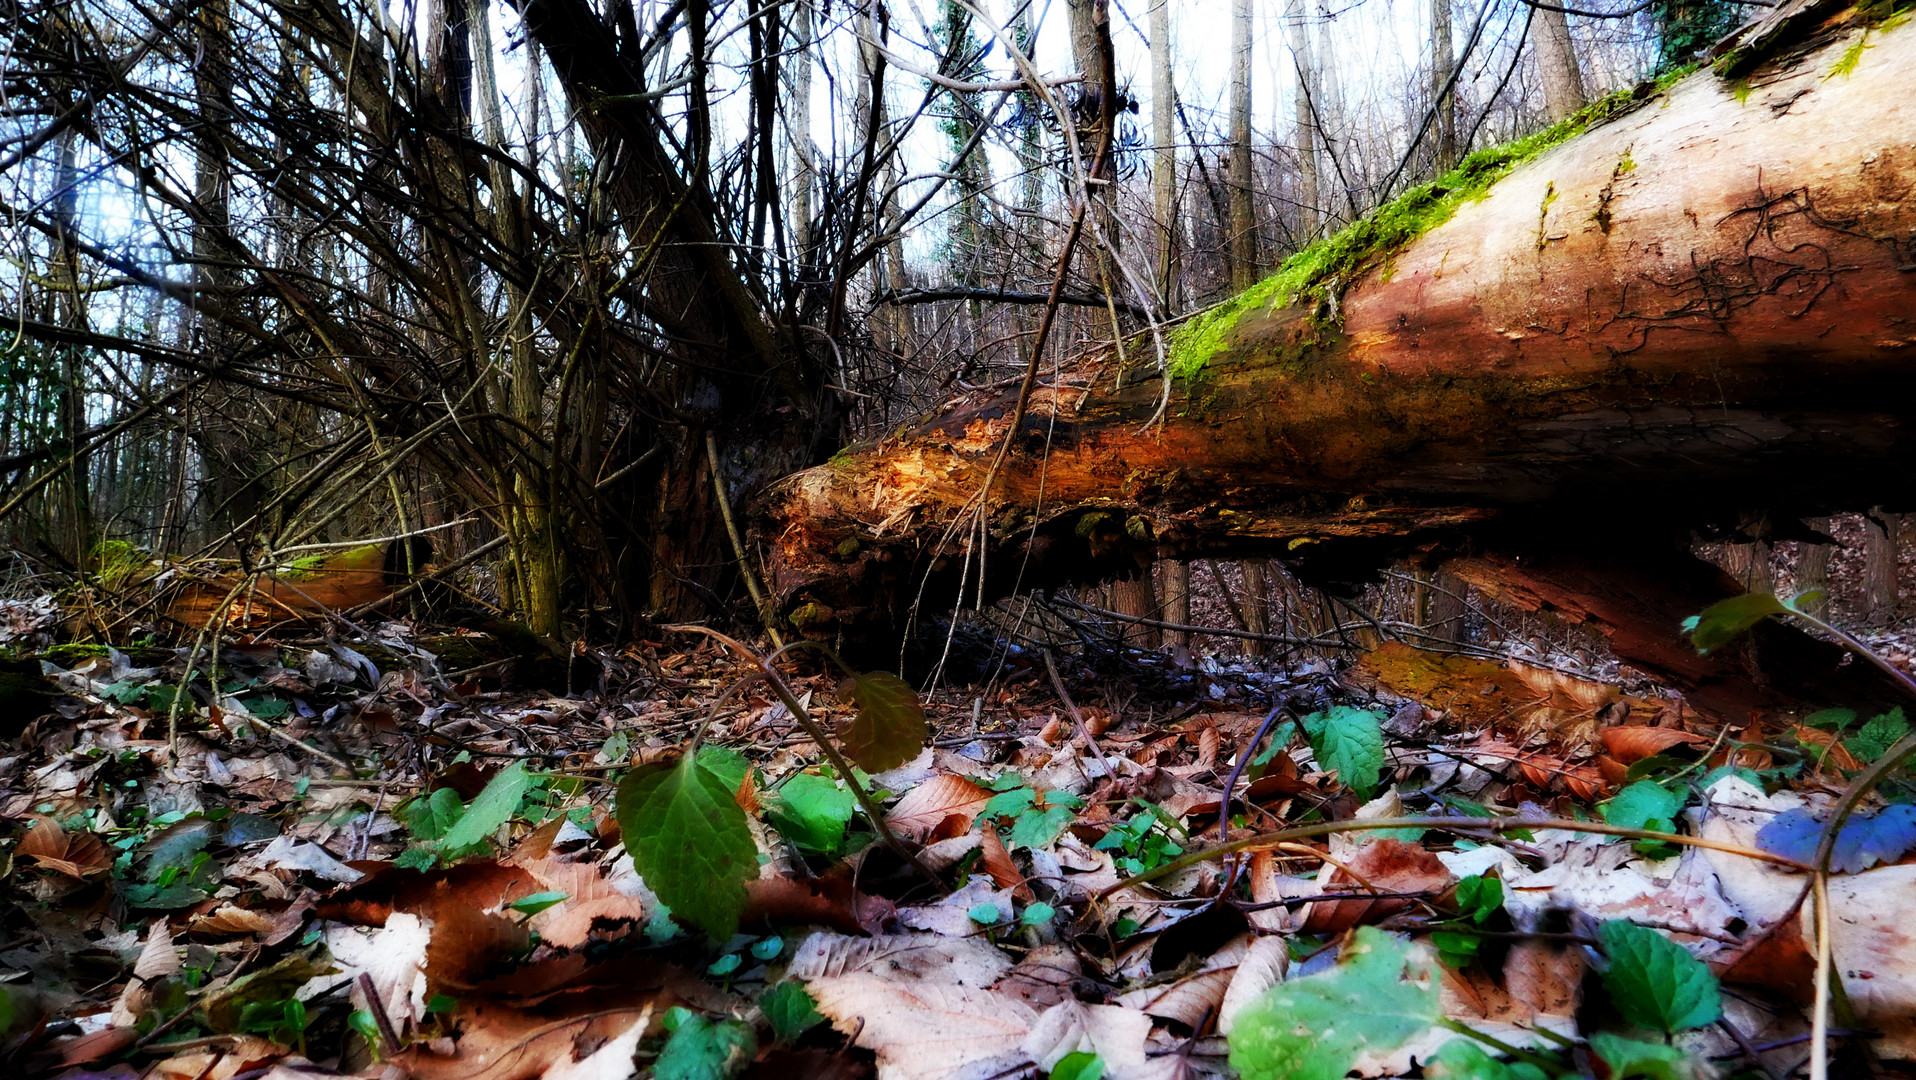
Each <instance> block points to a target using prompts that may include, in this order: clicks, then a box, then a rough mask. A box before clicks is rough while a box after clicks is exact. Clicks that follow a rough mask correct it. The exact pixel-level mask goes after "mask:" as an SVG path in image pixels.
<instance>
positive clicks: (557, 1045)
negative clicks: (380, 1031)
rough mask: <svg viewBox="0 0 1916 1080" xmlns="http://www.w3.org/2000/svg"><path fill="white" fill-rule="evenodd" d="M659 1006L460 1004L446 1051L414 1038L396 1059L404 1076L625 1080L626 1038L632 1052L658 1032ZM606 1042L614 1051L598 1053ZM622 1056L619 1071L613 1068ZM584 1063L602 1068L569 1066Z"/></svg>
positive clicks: (415, 1079)
mask: <svg viewBox="0 0 1916 1080" xmlns="http://www.w3.org/2000/svg"><path fill="white" fill-rule="evenodd" d="M629 996H630V995H626V997H629ZM663 1011H664V1010H663V1008H659V1007H655V1004H654V1003H653V1002H650V1001H641V1002H638V1003H635V1004H626V1003H624V1002H623V1001H615V1002H611V1003H604V1002H602V1003H600V1004H599V1007H598V1008H582V1009H580V1010H579V1011H578V1012H577V1013H576V1014H575V1015H571V1016H565V1015H560V1016H553V1015H551V1014H550V1013H546V1012H538V1013H534V1012H528V1011H524V1010H520V1009H514V1008H509V1007H506V1006H503V1005H497V1004H492V1003H487V1002H479V1003H475V1004H474V1005H472V1006H470V1007H465V1006H463V1005H462V1007H461V1008H460V1009H459V1011H458V1012H457V1013H455V1014H454V1018H455V1020H456V1021H457V1022H458V1025H459V1037H458V1040H457V1042H456V1043H455V1044H454V1046H453V1048H452V1050H453V1052H452V1053H450V1054H437V1053H434V1052H433V1048H432V1047H431V1046H430V1045H427V1044H421V1043H414V1044H413V1045H412V1046H411V1047H408V1048H407V1049H406V1050H405V1051H404V1052H403V1053H401V1054H400V1055H399V1056H398V1058H397V1059H395V1060H396V1061H397V1063H398V1064H399V1065H400V1066H402V1067H403V1068H404V1069H406V1071H407V1072H408V1073H409V1074H410V1080H626V1078H627V1077H630V1076H631V1075H632V1073H633V1071H635V1066H634V1065H633V1061H632V1058H633V1051H631V1050H626V1049H625V1043H627V1042H629V1043H630V1044H631V1045H632V1046H633V1047H634V1048H635V1049H636V1047H637V1045H638V1041H639V1040H640V1039H643V1038H645V1037H646V1036H648V1035H656V1034H658V1030H659V1021H658V1017H659V1016H660V1015H662V1014H663ZM635 1033H636V1034H635ZM435 1041H436V1040H435ZM607 1047H612V1048H613V1049H612V1050H611V1052H610V1053H609V1054H608V1055H607V1057H605V1058H598V1057H597V1055H598V1052H599V1051H601V1050H605V1049H606V1048H607ZM621 1055H622V1057H621ZM620 1060H623V1062H624V1064H625V1066H626V1071H625V1072H623V1073H620V1072H617V1071H616V1069H617V1065H618V1062H619V1061H620ZM587 1061H592V1062H593V1066H592V1067H593V1068H594V1069H603V1070H606V1071H604V1072H585V1073H582V1072H573V1071H570V1070H575V1069H578V1068H579V1067H580V1066H581V1065H583V1064H584V1063H585V1062H587Z"/></svg>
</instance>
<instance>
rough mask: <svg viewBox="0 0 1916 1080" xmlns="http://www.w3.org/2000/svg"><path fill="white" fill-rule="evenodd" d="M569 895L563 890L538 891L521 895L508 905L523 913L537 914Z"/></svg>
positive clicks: (562, 900)
mask: <svg viewBox="0 0 1916 1080" xmlns="http://www.w3.org/2000/svg"><path fill="white" fill-rule="evenodd" d="M569 895H570V894H568V893H562V892H536V893H532V894H531V895H529V896H521V897H520V898H519V899H517V900H514V901H513V902H512V903H511V904H508V905H507V906H508V907H510V908H512V910H514V911H517V912H519V913H520V914H522V915H537V914H539V913H540V912H541V911H544V910H545V909H547V908H549V907H551V906H553V905H554V904H562V903H564V902H565V901H566V899H567V898H568V897H569Z"/></svg>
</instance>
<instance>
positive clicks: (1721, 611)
mask: <svg viewBox="0 0 1916 1080" xmlns="http://www.w3.org/2000/svg"><path fill="white" fill-rule="evenodd" d="M1789 612H1790V609H1789V608H1788V607H1787V606H1785V605H1784V603H1783V601H1781V600H1778V599H1777V598H1776V597H1774V596H1771V595H1770V594H1769V593H1744V594H1743V595H1742V596H1732V597H1730V598H1729V599H1728V600H1719V601H1717V602H1716V603H1714V604H1711V605H1710V606H1709V607H1707V608H1704V609H1703V613H1702V614H1700V615H1692V616H1690V617H1689V618H1687V619H1685V620H1683V629H1684V631H1685V632H1687V633H1688V634H1689V635H1690V644H1692V645H1695V646H1696V651H1697V652H1700V653H1707V652H1709V651H1711V650H1712V649H1720V648H1722V647H1723V646H1725V645H1728V644H1729V643H1730V642H1732V641H1734V640H1736V638H1737V635H1739V634H1741V633H1743V632H1744V631H1745V630H1748V629H1749V628H1750V627H1752V626H1755V625H1756V624H1757V623H1760V622H1762V621H1763V620H1764V619H1767V618H1769V617H1770V616H1772V615H1787V614H1789Z"/></svg>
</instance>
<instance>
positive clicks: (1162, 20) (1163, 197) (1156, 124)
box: [1151, 0, 1178, 622]
mask: <svg viewBox="0 0 1916 1080" xmlns="http://www.w3.org/2000/svg"><path fill="white" fill-rule="evenodd" d="M1176 110H1177V89H1176V87H1175V86H1174V85H1173V84H1172V82H1171V0H1155V2H1154V3H1152V5H1151V141H1152V143H1153V144H1154V154H1153V158H1152V162H1151V203H1152V207H1153V209H1154V210H1155V211H1156V213H1157V219H1158V222H1157V224H1158V267H1157V269H1158V297H1159V298H1160V300H1161V302H1162V303H1163V305H1164V310H1165V311H1166V312H1170V313H1174V312H1176V311H1177V310H1178V296H1177V291H1178V289H1177V280H1178V263H1177V256H1178V205H1177V190H1178V147H1177V132H1176V128H1175V127H1174V126H1173V123H1172V121H1173V120H1174V119H1175V114H1176ZM1166 602H1167V603H1168V602H1169V598H1168V597H1167V598H1166ZM1172 621H1173V622H1175V621H1177V620H1175V619H1173V620H1172Z"/></svg>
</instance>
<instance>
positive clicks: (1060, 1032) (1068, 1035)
mask: <svg viewBox="0 0 1916 1080" xmlns="http://www.w3.org/2000/svg"><path fill="white" fill-rule="evenodd" d="M1150 1034H1151V1020H1150V1018H1149V1017H1147V1016H1145V1014H1143V1013H1141V1012H1138V1011H1137V1010H1135V1009H1126V1008H1120V1007H1119V1006H1116V1005H1086V1004H1084V1003H1083V1002H1081V1001H1078V1000H1077V999H1075V998H1066V999H1065V1000H1063V1001H1060V1002H1058V1003H1057V1004H1056V1005H1053V1006H1051V1007H1050V1008H1049V1009H1046V1010H1045V1011H1044V1012H1043V1013H1042V1014H1040V1015H1039V1017H1038V1020H1037V1022H1036V1023H1034V1024H1032V1025H1031V1030H1030V1032H1028V1033H1027V1034H1026V1035H1025V1037H1024V1038H1023V1039H1022V1040H1020V1041H1019V1043H1018V1049H1019V1050H1020V1051H1021V1052H1022V1053H1024V1054H1025V1056H1027V1057H1029V1058H1030V1059H1031V1060H1032V1062H1033V1063H1035V1064H1036V1065H1037V1066H1038V1068H1039V1069H1040V1070H1041V1071H1042V1072H1047V1073H1048V1072H1050V1071H1051V1069H1052V1068H1053V1067H1055V1066H1056V1065H1057V1064H1058V1062H1059V1061H1061V1060H1062V1059H1063V1058H1064V1057H1065V1056H1066V1055H1068V1054H1074V1053H1084V1054H1096V1055H1097V1056H1098V1058H1099V1059H1100V1060H1102V1061H1103V1062H1104V1075H1106V1076H1109V1077H1111V1080H1133V1078H1135V1077H1137V1076H1138V1075H1139V1074H1140V1073H1141V1072H1142V1071H1143V1070H1144V1064H1145V1059H1144V1040H1145V1038H1146V1036H1148V1035H1150Z"/></svg>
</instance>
